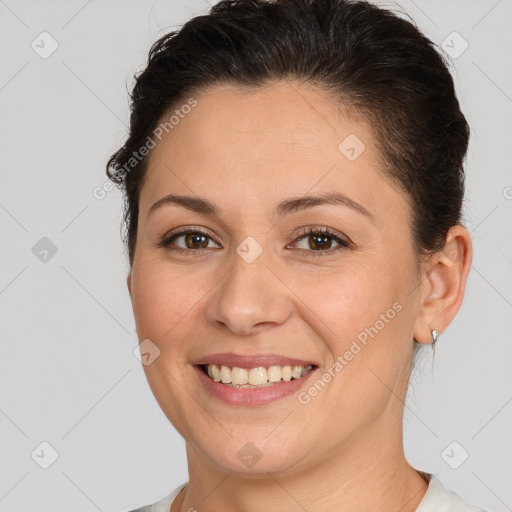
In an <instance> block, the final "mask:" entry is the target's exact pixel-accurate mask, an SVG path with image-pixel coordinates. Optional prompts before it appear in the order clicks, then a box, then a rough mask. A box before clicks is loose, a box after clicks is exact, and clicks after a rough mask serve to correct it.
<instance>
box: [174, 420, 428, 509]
mask: <svg viewBox="0 0 512 512" xmlns="http://www.w3.org/2000/svg"><path fill="white" fill-rule="evenodd" d="M388 427H389V425H388ZM398 427H399V428H398V432H397V426H396V425H395V426H391V428H388V429H385V428H383V426H382V425H374V426H373V428H371V429H368V430H367V431H363V432H361V431H359V432H357V434H354V436H356V435H357V440H354V439H347V440H346V441H345V442H344V444H343V446H338V447H330V448H329V450H328V453H326V454H325V455H326V456H318V455H319V454H316V458H315V460H316V461H317V462H316V463H315V464H308V465H307V469H304V470H298V469H294V470H292V469H290V470H287V471H282V472H274V473H268V472H264V473H259V474H254V473H252V474H249V475H248V474H243V473H234V472H229V471H226V470H223V469H222V468H219V467H218V466H216V465H214V464H212V462H211V459H207V458H206V457H205V456H204V454H202V453H200V452H198V451H197V450H196V449H195V448H194V447H193V446H191V445H189V444H188V443H187V458H188V461H189V483H188V485H187V487H186V488H185V489H184V490H183V491H182V492H181V493H180V495H179V496H178V497H177V498H176V500H175V502H174V503H173V505H172V509H171V512H182V511H189V510H201V511H202V512H208V511H217V510H223V511H225V512H235V511H236V512H260V511H261V512H263V511H267V510H272V509H274V510H275V509H280V510H287V511H293V512H295V511H297V512H304V510H307V511H310V512H313V511H315V512H321V511H328V510H336V511H337V512H363V511H364V512H366V511H368V510H370V509H372V510H375V511H379V510H382V509H383V508H384V504H385V508H386V510H400V512H414V511H416V509H417V507H418V506H419V504H420V502H421V500H422V499H423V497H424V495H425V493H426V491H427V488H428V483H427V482H426V481H425V480H424V479H423V477H422V476H421V475H420V474H419V473H418V472H417V471H416V470H415V469H414V468H413V467H411V466H410V465H409V463H408V462H407V460H406V459H405V456H404V453H403V444H402V435H401V425H399V426H398ZM377 432H378V433H380V435H376V433H377ZM391 439H395V442H390V440H391ZM320 455H321V454H320Z"/></svg>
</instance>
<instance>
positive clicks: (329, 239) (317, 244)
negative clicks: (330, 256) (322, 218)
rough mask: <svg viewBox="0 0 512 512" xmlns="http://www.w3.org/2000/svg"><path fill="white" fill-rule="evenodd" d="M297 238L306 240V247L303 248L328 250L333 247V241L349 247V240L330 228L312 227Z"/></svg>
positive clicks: (316, 250) (315, 250)
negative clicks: (343, 238)
mask: <svg viewBox="0 0 512 512" xmlns="http://www.w3.org/2000/svg"><path fill="white" fill-rule="evenodd" d="M296 240H298V241H302V243H303V242H305V244H306V247H305V248H304V247H301V249H305V250H308V249H313V252H326V251H328V250H329V249H331V248H332V244H333V241H334V242H335V243H337V244H338V246H341V247H348V242H346V241H345V240H342V239H341V238H340V237H338V236H337V235H335V234H334V233H332V232H331V231H330V230H328V229H310V230H308V231H306V232H305V233H303V234H302V235H301V236H299V237H298V238H297V239H296ZM335 249H336V247H335Z"/></svg>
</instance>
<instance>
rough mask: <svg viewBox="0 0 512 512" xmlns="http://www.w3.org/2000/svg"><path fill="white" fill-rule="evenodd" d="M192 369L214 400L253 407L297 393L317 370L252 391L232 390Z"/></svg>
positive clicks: (243, 389)
mask: <svg viewBox="0 0 512 512" xmlns="http://www.w3.org/2000/svg"><path fill="white" fill-rule="evenodd" d="M194 369H195V371H196V372H197V374H198V377H199V380H200V381H201V382H202V383H203V385H204V387H205V388H206V389H207V391H209V392H210V393H211V394H212V395H213V396H215V397H216V398H219V399H220V400H222V401H223V402H226V403H228V404H230V405H244V406H253V405H265V404H268V403H270V402H273V401H275V400H279V399H280V398H283V397H285V396H288V395H291V394H292V393H295V392H297V391H299V389H300V388H301V387H302V386H304V384H305V383H306V382H307V381H308V380H309V377H310V376H311V375H312V374H313V373H315V372H316V370H317V369H318V368H314V369H313V370H310V371H309V372H308V373H306V375H303V376H302V377H300V378H299V379H293V380H290V381H280V382H276V383H275V384H273V385H272V386H265V387H261V388H254V389H248V388H232V387H229V386H226V385H224V384H221V383H220V382H216V381H214V380H213V379H210V377H208V375H206V374H205V373H204V371H203V370H202V368H201V367H200V366H197V365H194Z"/></svg>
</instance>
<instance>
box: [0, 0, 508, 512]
mask: <svg viewBox="0 0 512 512" xmlns="http://www.w3.org/2000/svg"><path fill="white" fill-rule="evenodd" d="M381 3H383V2H381ZM383 5H388V6H392V5H395V4H393V3H391V2H386V3H385V4H384V3H383ZM400 5H401V6H402V7H403V9H404V10H405V11H406V12H408V13H409V14H410V15H411V17H412V18H413V19H414V20H415V21H416V23H417V24H418V26H419V27H420V28H422V29H423V30H424V31H425V32H426V33H427V34H428V35H429V36H430V37H431V38H432V39H433V40H434V41H435V42H436V44H438V45H440V46H442V45H443V41H445V43H444V44H445V45H446V44H449V45H450V47H451V50H450V51H452V53H454V52H459V51H460V50H461V49H462V48H463V46H462V45H463V41H462V40H461V39H460V38H459V37H458V36H454V35H453V32H454V31H456V32H458V33H459V34H460V36H462V38H463V39H464V40H465V41H467V43H468V44H469V47H468V48H467V49H466V51H464V52H463V53H462V54H461V55H459V56H457V57H456V58H453V59H452V62H453V74H454V78H455V81H456V87H457V91H458V95H459V98H460V101H461V104H462V109H463V111H464V113H465V115H466V117H467V119H468V122H469V124H470V126H471V128H472V135H471V143H470V149H469V153H468V159H467V164H466V172H467V199H466V206H465V220H466V226H467V227H468V229H469V230H470V232H471V235H472V238H473V243H474V251H475V253H474V260H473V268H472V270H471V273H470V276H469V281H468V286H467V291H466V298H465V301H464V304H463V306H462V309H461V310H460V312H459V314H458V315H457V317H456V318H455V320H454V321H453V323H452V324H451V325H450V327H449V328H448V329H447V330H446V331H445V332H444V333H443V334H442V336H441V337H440V340H439V342H438V348H437V349H436V355H435V362H434V365H433V366H432V357H431V351H430V347H426V349H425V351H424V352H423V353H422V357H421V359H420V361H419V365H418V369H417V371H416V372H415V373H414V374H413V376H412V386H411V390H410V394H409V396H408V399H407V402H406V408H405V427H404V434H405V447H406V455H407V457H408V459H409V460H410V462H411V463H412V464H413V465H414V466H415V467H417V468H419V469H423V470H425V471H429V472H432V473H434V474H436V475H437V476H438V478H440V479H441V480H442V482H443V483H444V484H445V485H446V486H447V487H448V488H450V489H453V490H454V491H456V492H457V493H459V494H460V495H461V496H462V497H463V498H464V499H465V500H467V501H468V502H470V503H474V504H478V505H480V506H481V507H484V508H487V509H489V510H491V511H494V512H504V511H506V510H512V457H511V454H512V435H511V432H512V428H511V427H512V403H511V402H512V386H511V384H512V377H511V372H510V366H511V364H510V363H511V360H512V343H511V341H512V340H511V334H510V333H511V330H512V329H511V328H512V314H511V313H512V286H511V285H512V237H511V236H510V235H511V229H510V228H511V219H512V199H511V198H512V188H511V187H512V173H511V171H510V162H511V161H512V141H511V139H510V135H511V132H512V130H511V125H512V115H511V114H512V87H511V84H512V82H511V76H512V59H511V58H510V55H511V48H512V31H511V30H510V27H511V26H512V23H511V22H512V1H511V0H499V1H496V0H490V1H484V0H479V1H468V0H464V1H462V0H458V1H454V0H452V1H444V2H439V1H437V2H436V1H421V3H420V2H419V0H416V1H415V2H413V1H404V2H401V3H400ZM208 7H209V5H208V3H207V2H206V0H196V1H185V0H183V1H182V2H180V1H178V0H160V1H154V0H150V1H146V0H137V1H135V0H130V1H127V0H109V1H105V0H104V1H102V2H100V1H99V0H89V1H84V0H80V1H75V0H73V1H67V2H64V1H59V2H57V1H44V2H36V1H28V0H25V1H22V0H5V1H2V0H0V59H1V60H0V62H1V65H0V119H1V122H0V141H1V153H0V169H1V171H0V180H1V182H0V234H1V238H0V239H1V250H0V322H1V324H0V325H1V331H0V332H1V336H0V343H1V355H0V454H1V456H0V511H9V512H17V511H26V510H28V509H33V508H36V507H37V509H38V510H40V511H41V512H44V511H48V512H49V511H55V510H70V509H71V508H72V509H73V510H75V511H76V512H82V511H95V510H100V511H124V510H128V509H131V508H135V507H136V506H140V505H143V504H147V503H151V502H154V501H156V500H158V499H160V498H161V497H162V496H164V495H166V494H168V493H169V492H171V491H172V490H173V489H174V488H175V487H176V486H177V485H178V484H180V483H182V482H184V481H186V480H187V468H186V457H185V449H184V442H183V440H182V439H181V437H180V436H179V435H178V434H177V433H176V432H175V431H174V429H173V427H172V426H171V425H170V423H169V422H168V421H167V419H166V417H165V416H164V414H163V413H162V411H161V410H160V408H159V406H158V404H157V403H156V401H155V399H154V397H153V395H152V393H151V390H150V389H149V386H148V384H147V381H146V379H145V376H144V372H143V370H142V366H141V363H140V362H139V360H138V359H137V358H136V357H135V356H134V354H133V350H134V349H135V348H136V347H137V343H138V341H137V338H136V335H135V324H134V320H133V316H132V310H131V303H130V300H129V295H128V291H127V288H126V283H125V278H126V275H127V271H128V264H127V261H126V258H125V255H124V253H123V246H122V243H121V238H120V221H121V207H122V204H121V196H120V193H119V192H118V191H117V190H113V191H110V192H108V193H106V194H105V197H104V198H103V199H101V200H99V199H96V198H95V197H94V195H93V190H94V189H95V188H96V187H101V186H103V184H104V183H105V182H106V176H105V171H104V168H105V163H106V161H107V159H108V157H109V156H110V154H111V153H112V152H113V151H114V150H115V149H117V148H118V146H119V144H120V143H121V141H122V140H123V138H124V136H125V134H126V128H127V126H126V123H127V121H128V98H127V88H130V86H131V84H132V78H131V77H132V75H133V73H134V72H135V71H136V70H138V69H140V68H141V67H142V66H143V65H144V63H145V61H146V58H147V52H148V50H149V47H150V45H151V43H152V42H153V41H154V40H156V38H157V37H159V36H160V35H163V33H165V32H166V31H168V30H170V29H171V28H172V27H175V26H177V25H180V24H182V23H183V22H184V21H186V20H187V19H189V18H190V17H192V16H193V15H196V14H200V13H205V12H206V11H207V9H208ZM43 31H47V32H48V33H49V34H51V37H52V38H53V39H55V40H56V41H57V43H58V48H57V50H56V51H55V52H54V53H53V54H52V55H50V56H49V57H47V58H42V57H41V56H40V55H39V54H38V53H36V51H35V50H34V49H33V48H32V47H31V43H32V42H33V41H35V43H34V44H39V46H40V47H42V46H43V45H44V50H45V51H48V49H49V48H51V46H50V43H51V41H50V40H49V39H45V42H44V43H41V37H40V36H39V35H40V34H41V32H43ZM44 37H46V36H44ZM38 41H39V43H38ZM446 42H447V43H446ZM42 50H43V48H40V50H39V51H42ZM43 237H46V238H47V239H49V240H50V241H51V242H49V241H48V240H42V241H41V239H42V238H43ZM34 247H35V248H34ZM52 247H54V249H53V250H54V251H55V249H56V251H57V252H56V253H55V254H52ZM44 250H48V251H49V252H48V253H44V252H41V251H44ZM44 257H46V260H45V261H41V258H43V259H44ZM454 441H455V442H457V443H458V444H456V445H453V444H451V443H452V442H454ZM42 442H47V443H49V444H50V445H51V447H53V449H54V450H55V451H56V452H57V453H58V457H57V459H56V460H55V461H54V462H53V464H51V465H50V466H49V467H48V468H47V469H43V468H42V467H41V464H43V465H44V464H45V463H46V464H48V463H49V462H51V453H52V448H50V447H48V446H47V445H41V443H42ZM447 447H448V449H447ZM446 449H447V450H446ZM465 452H467V453H468V454H469V457H468V458H467V460H465V461H464V462H463V463H462V464H461V465H460V466H459V467H458V468H457V469H454V468H453V467H451V466H450V465H449V464H448V462H447V461H449V462H450V464H451V465H452V466H454V465H458V464H459V463H460V461H461V460H462V459H463V458H464V456H465ZM397 512H398V511H397Z"/></svg>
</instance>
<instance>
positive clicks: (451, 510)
mask: <svg viewBox="0 0 512 512" xmlns="http://www.w3.org/2000/svg"><path fill="white" fill-rule="evenodd" d="M423 474H424V475H425V476H426V477H427V478H428V479H429V486H428V489H427V492H426V493H425V496H423V499H422V500H421V503H420V504H419V506H418V508H417V509H416V512H486V511H485V510H483V509H481V508H478V507H474V506H472V505H468V504H467V503H465V502H464V501H462V499H461V498H460V497H459V496H458V495H457V494H455V493H454V492H453V491H448V490H447V489H445V488H444V487H443V484H442V483H441V482H440V481H439V480H438V479H437V478H436V477H435V476H434V475H431V474H429V473H423ZM187 483H188V482H185V483H184V484H181V485H180V486H178V487H177V488H176V489H174V491H172V492H171V494H169V495H168V496H165V497H164V498H162V499H161V500H160V501H158V502H156V503H153V504H152V505H146V506H145V507H141V508H138V509H136V510H132V511H130V512H170V510H171V504H172V502H173V501H174V499H175V498H176V496H178V494H179V493H180V491H181V490H182V489H183V488H184V487H185V486H186V485H187Z"/></svg>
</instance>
